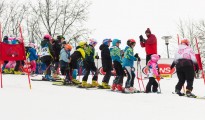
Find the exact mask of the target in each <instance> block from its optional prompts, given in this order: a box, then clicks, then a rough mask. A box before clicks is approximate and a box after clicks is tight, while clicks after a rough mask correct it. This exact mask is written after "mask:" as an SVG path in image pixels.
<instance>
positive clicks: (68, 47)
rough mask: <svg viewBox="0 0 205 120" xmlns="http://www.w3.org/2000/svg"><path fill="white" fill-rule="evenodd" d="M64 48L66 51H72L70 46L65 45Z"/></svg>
mask: <svg viewBox="0 0 205 120" xmlns="http://www.w3.org/2000/svg"><path fill="white" fill-rule="evenodd" d="M64 48H65V49H66V50H72V46H71V45H70V44H65V46H64Z"/></svg>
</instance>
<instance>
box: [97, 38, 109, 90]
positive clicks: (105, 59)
mask: <svg viewBox="0 0 205 120" xmlns="http://www.w3.org/2000/svg"><path fill="white" fill-rule="evenodd" d="M110 42H112V40H111V39H104V40H103V44H101V45H100V50H101V59H102V67H103V71H104V72H106V74H105V76H104V77H103V80H102V85H100V86H99V87H100V88H102V89H110V85H109V84H108V83H109V80H110V77H111V70H112V58H111V56H110V50H109V46H110Z"/></svg>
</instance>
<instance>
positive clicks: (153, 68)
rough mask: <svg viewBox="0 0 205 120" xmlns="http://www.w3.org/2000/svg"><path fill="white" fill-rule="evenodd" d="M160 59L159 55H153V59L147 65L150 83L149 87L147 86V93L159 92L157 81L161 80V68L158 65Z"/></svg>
mask: <svg viewBox="0 0 205 120" xmlns="http://www.w3.org/2000/svg"><path fill="white" fill-rule="evenodd" d="M159 59H160V56H159V55H157V54H153V55H151V59H150V60H149V61H148V63H147V68H148V75H149V82H148V83H147V86H146V91H145V92H146V93H150V92H154V93H155V92H158V83H157V81H156V79H157V78H160V75H159V67H158V63H157V62H158V60H159ZM155 77H156V79H155ZM151 89H152V90H151Z"/></svg>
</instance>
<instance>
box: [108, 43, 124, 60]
mask: <svg viewBox="0 0 205 120" xmlns="http://www.w3.org/2000/svg"><path fill="white" fill-rule="evenodd" d="M110 54H111V57H112V61H118V62H119V63H122V57H121V49H120V48H119V47H117V46H112V47H111V48H110Z"/></svg>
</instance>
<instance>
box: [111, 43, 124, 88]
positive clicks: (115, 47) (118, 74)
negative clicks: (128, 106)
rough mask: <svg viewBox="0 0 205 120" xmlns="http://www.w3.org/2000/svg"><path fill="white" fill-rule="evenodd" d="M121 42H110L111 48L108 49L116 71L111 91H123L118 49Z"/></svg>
mask: <svg viewBox="0 0 205 120" xmlns="http://www.w3.org/2000/svg"><path fill="white" fill-rule="evenodd" d="M120 43H121V40H119V39H114V40H113V41H112V47H111V48H110V54H111V57H112V61H113V63H114V69H115V71H116V77H115V79H114V81H113V84H112V88H111V89H112V90H113V91H115V90H118V91H123V89H124V88H123V87H122V85H123V77H124V70H123V68H122V57H121V49H120V48H119V46H120Z"/></svg>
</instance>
